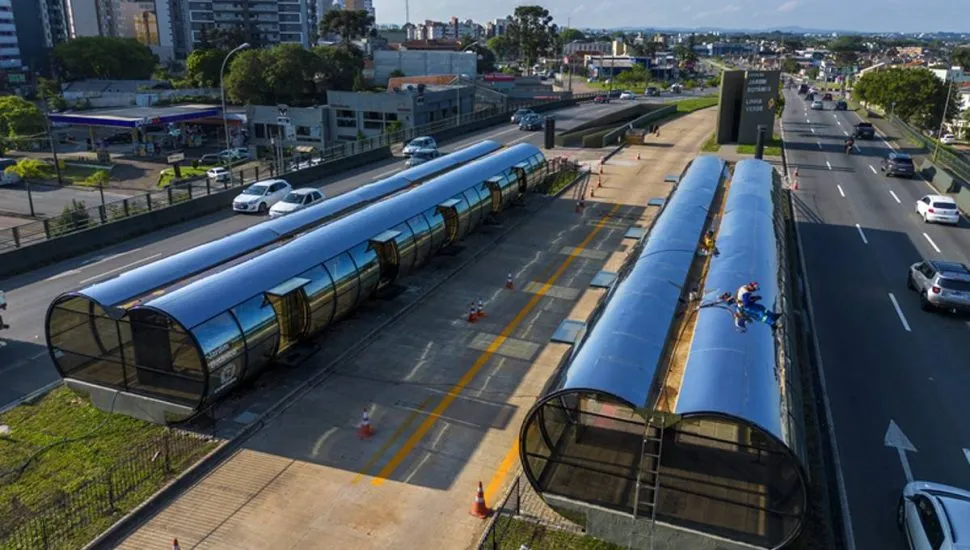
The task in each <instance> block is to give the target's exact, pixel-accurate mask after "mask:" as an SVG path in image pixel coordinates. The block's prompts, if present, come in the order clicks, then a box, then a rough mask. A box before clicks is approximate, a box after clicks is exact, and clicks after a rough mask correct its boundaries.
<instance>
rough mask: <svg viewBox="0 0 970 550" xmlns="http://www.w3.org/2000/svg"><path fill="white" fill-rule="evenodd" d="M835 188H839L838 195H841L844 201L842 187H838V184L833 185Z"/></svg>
mask: <svg viewBox="0 0 970 550" xmlns="http://www.w3.org/2000/svg"><path fill="white" fill-rule="evenodd" d="M835 186H836V187H838V188H839V194H840V195H842V198H843V199H844V198H845V191H843V190H842V186H841V185H839V184H835Z"/></svg>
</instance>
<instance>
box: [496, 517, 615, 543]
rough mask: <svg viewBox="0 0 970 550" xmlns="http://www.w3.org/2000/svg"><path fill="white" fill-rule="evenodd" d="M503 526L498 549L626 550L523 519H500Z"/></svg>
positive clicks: (498, 527)
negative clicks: (524, 547)
mask: <svg viewBox="0 0 970 550" xmlns="http://www.w3.org/2000/svg"><path fill="white" fill-rule="evenodd" d="M499 521H501V522H502V523H503V525H497V526H496V530H497V532H498V534H499V537H501V539H502V540H501V541H500V542H499V544H498V548H500V549H501V550H519V549H520V548H522V546H523V545H524V546H526V547H527V548H529V550H625V549H626V547H625V546H617V545H616V544H613V543H609V542H606V541H602V540H599V539H594V538H593V537H589V536H584V535H577V534H575V533H569V532H567V531H560V530H558V529H553V528H550V527H545V526H542V525H539V524H536V523H532V522H528V521H524V520H521V519H515V518H509V519H507V520H505V519H500V520H499Z"/></svg>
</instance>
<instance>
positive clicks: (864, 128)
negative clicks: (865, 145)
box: [852, 122, 876, 139]
mask: <svg viewBox="0 0 970 550" xmlns="http://www.w3.org/2000/svg"><path fill="white" fill-rule="evenodd" d="M852 136H853V137H855V138H857V139H873V138H875V137H876V129H875V128H874V127H873V126H872V123H871V122H860V123H859V124H856V125H855V132H853V134H852Z"/></svg>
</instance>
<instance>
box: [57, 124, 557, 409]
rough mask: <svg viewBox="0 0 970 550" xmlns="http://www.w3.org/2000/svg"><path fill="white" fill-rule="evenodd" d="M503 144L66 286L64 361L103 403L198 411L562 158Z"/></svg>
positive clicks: (504, 204) (60, 312)
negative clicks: (105, 277)
mask: <svg viewBox="0 0 970 550" xmlns="http://www.w3.org/2000/svg"><path fill="white" fill-rule="evenodd" d="M498 148H499V146H498V145H497V144H495V143H494V142H485V143H481V144H478V145H476V146H473V147H471V148H468V149H465V150H463V151H461V152H456V153H452V154H449V155H446V156H443V157H441V158H440V159H437V160H435V161H431V162H429V163H426V164H423V165H421V166H418V167H416V168H412V169H410V170H407V171H405V172H402V173H400V174H398V175H396V176H394V177H392V178H388V179H387V180H384V181H382V182H377V183H375V184H370V185H367V186H363V187H361V188H359V189H358V190H356V191H354V192H352V193H348V194H347V195H350V197H347V198H343V199H342V198H341V197H344V196H343V195H342V196H341V197H337V198H335V199H331V200H328V201H324V202H323V203H321V204H320V205H317V206H315V207H311V208H308V209H306V210H305V211H301V212H298V213H295V214H293V215H289V216H284V217H282V218H279V219H277V220H273V221H269V222H264V223H262V224H259V225H257V226H254V227H252V228H250V229H249V230H247V231H244V232H241V233H239V234H236V235H232V236H229V237H226V238H224V239H221V240H219V241H214V242H212V243H209V244H206V245H202V246H200V247H197V248H194V249H191V250H188V251H185V252H183V253H181V254H178V255H176V256H172V257H170V258H166V259H163V260H161V261H158V262H155V263H153V264H148V265H146V266H143V267H140V268H138V269H135V270H132V271H130V272H128V273H125V274H122V275H120V276H117V277H114V278H112V279H108V280H106V281H104V282H101V283H97V284H94V285H92V286H89V287H87V288H84V289H81V290H78V291H75V292H69V293H66V294H63V295H61V296H59V297H58V298H56V299H55V300H54V301H53V303H52V304H51V306H50V308H49V309H48V312H47V318H46V338H47V345H48V349H49V351H50V353H51V356H52V359H53V361H54V365H55V366H56V368H57V369H58V371H59V372H60V374H61V376H62V377H63V378H64V380H65V383H66V384H67V385H68V386H69V387H71V388H73V389H74V390H76V391H79V392H81V393H84V394H87V395H89V396H90V397H91V399H92V402H93V403H94V404H95V405H96V406H98V407H100V408H102V409H104V410H109V411H114V412H121V413H124V414H128V415H131V416H135V417H138V418H142V419H146V420H150V421H154V422H160V423H161V422H177V421H181V420H185V419H187V418H189V417H191V416H193V415H194V414H196V413H198V412H199V411H200V410H202V409H203V408H205V407H207V406H208V405H209V404H211V403H212V402H214V401H216V400H218V399H220V398H221V397H223V396H225V395H226V394H227V393H229V392H231V391H232V390H233V388H235V387H237V386H238V385H239V384H240V383H242V382H243V381H246V380H249V379H251V378H253V377H255V376H256V375H257V374H259V372H261V371H262V370H264V369H265V368H266V367H267V366H268V365H270V364H271V363H272V362H273V361H274V360H275V359H276V358H279V357H280V356H282V355H284V354H286V353H287V352H288V351H290V350H291V348H292V347H293V346H294V345H295V344H297V343H299V342H301V341H303V340H306V339H308V338H310V337H312V336H313V335H316V334H318V333H320V332H321V331H322V330H324V329H326V328H327V327H329V326H330V325H331V324H333V323H336V322H337V321H339V320H340V319H341V318H343V317H345V316H346V315H348V314H349V313H350V312H351V311H353V310H354V309H355V308H356V307H357V306H358V305H359V304H361V303H362V302H364V301H366V300H368V299H369V298H370V297H372V296H373V295H374V294H375V293H376V292H377V291H378V290H380V289H382V288H384V287H387V286H388V285H392V284H393V283H394V282H395V281H397V280H399V279H401V278H402V277H404V276H406V275H408V274H409V273H411V272H412V271H414V270H416V269H418V268H420V267H421V266H423V265H424V264H426V263H427V262H429V261H430V260H431V259H432V258H433V257H434V255H435V254H436V253H438V252H440V251H442V250H444V249H446V248H448V247H451V246H454V245H455V244H456V243H458V242H460V241H461V240H462V239H463V238H464V237H465V236H466V235H468V234H469V233H470V232H472V231H474V230H475V229H476V228H478V227H479V226H480V225H482V224H483V223H485V222H486V221H488V220H489V219H490V218H492V217H494V216H496V215H499V214H501V213H502V212H503V211H504V210H505V209H507V208H509V207H510V206H512V205H513V204H515V203H517V202H519V201H520V200H521V199H522V198H523V196H524V195H525V194H526V193H527V192H529V191H530V190H532V189H533V188H534V187H535V186H536V185H537V184H538V183H539V182H541V181H542V180H543V179H544V178H545V176H546V175H547V173H548V171H549V170H550V164H549V163H547V162H546V159H545V158H544V157H543V154H542V152H541V151H540V150H539V149H538V148H536V147H534V146H532V145H529V144H519V145H515V146H513V147H510V148H507V149H503V150H501V151H498V152H494V151H496V150H497V149H498ZM489 153H491V154H489ZM419 183H420V185H418V184H419ZM334 204H336V205H338V206H336V207H334V206H332V205H334ZM355 206H359V207H360V208H359V209H357V210H355V211H353V212H351V213H349V214H346V215H342V216H341V215H340V214H341V213H346V212H347V211H349V210H351V209H353V208H354V207H355ZM303 231H305V232H303ZM301 232H302V233H301ZM294 235H295V236H294Z"/></svg>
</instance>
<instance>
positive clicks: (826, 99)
mask: <svg viewBox="0 0 970 550" xmlns="http://www.w3.org/2000/svg"><path fill="white" fill-rule="evenodd" d="M822 101H832V94H829V93H826V94H825V95H823V96H822Z"/></svg>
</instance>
